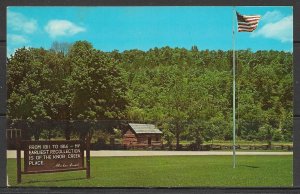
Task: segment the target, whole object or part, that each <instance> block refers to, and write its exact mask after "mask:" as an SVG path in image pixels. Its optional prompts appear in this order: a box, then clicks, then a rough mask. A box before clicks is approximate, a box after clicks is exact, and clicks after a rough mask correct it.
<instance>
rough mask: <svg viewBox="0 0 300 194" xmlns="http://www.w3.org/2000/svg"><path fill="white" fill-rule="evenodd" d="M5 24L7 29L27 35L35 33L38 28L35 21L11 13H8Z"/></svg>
mask: <svg viewBox="0 0 300 194" xmlns="http://www.w3.org/2000/svg"><path fill="white" fill-rule="evenodd" d="M7 24H8V28H9V29H12V30H14V31H19V32H24V33H27V34H31V33H33V32H35V31H36V30H37V28H38V25H37V21H36V20H35V19H32V18H27V17H25V16H24V15H23V14H20V13H17V12H12V11H8V14H7Z"/></svg>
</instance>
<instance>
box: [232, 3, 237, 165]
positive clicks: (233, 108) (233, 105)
mask: <svg viewBox="0 0 300 194" xmlns="http://www.w3.org/2000/svg"><path fill="white" fill-rule="evenodd" d="M232 12H233V15H232V58H233V60H232V74H233V81H232V91H233V95H232V114H233V116H232V117H233V130H232V131H233V134H232V135H233V146H232V152H233V168H235V163H236V156H235V123H236V122H235V30H234V29H235V28H234V26H235V25H234V17H235V15H236V11H235V7H234V6H233V9H232Z"/></svg>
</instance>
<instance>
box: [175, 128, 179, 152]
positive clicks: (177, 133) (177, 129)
mask: <svg viewBox="0 0 300 194" xmlns="http://www.w3.org/2000/svg"><path fill="white" fill-rule="evenodd" d="M176 150H179V128H178V125H176Z"/></svg>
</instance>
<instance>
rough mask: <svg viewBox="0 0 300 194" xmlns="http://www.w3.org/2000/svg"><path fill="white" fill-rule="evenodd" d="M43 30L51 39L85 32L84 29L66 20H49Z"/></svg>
mask: <svg viewBox="0 0 300 194" xmlns="http://www.w3.org/2000/svg"><path fill="white" fill-rule="evenodd" d="M44 29H45V31H46V32H47V33H48V34H49V35H50V37H52V38H55V37H57V36H73V35H75V34H78V33H80V32H84V31H85V28H83V27H81V26H77V25H76V24H74V23H72V22H70V21H68V20H50V21H49V22H48V24H47V25H46V26H45V28H44Z"/></svg>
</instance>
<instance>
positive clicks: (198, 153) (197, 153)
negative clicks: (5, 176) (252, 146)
mask: <svg viewBox="0 0 300 194" xmlns="http://www.w3.org/2000/svg"><path fill="white" fill-rule="evenodd" d="M236 154H237V155H239V156H241V155H247V156H251V155H256V156H258V155H259V156H267V155H293V152H243V151H241V152H239V151H238V152H236ZM231 155H232V152H230V151H129V150H100V151H91V156H94V157H112V156H231ZM22 157H23V153H22ZM7 158H16V151H14V150H8V151H7Z"/></svg>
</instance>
